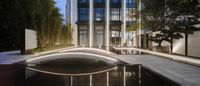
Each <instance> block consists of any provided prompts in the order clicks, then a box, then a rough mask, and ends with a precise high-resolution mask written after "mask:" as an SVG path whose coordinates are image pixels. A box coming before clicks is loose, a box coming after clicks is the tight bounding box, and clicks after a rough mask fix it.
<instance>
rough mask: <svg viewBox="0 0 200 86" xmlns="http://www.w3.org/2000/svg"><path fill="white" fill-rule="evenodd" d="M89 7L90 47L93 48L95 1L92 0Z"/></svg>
mask: <svg viewBox="0 0 200 86" xmlns="http://www.w3.org/2000/svg"><path fill="white" fill-rule="evenodd" d="M89 3H90V5H89V12H90V13H89V46H90V47H92V46H93V35H94V34H93V14H94V13H93V9H94V7H93V0H90V2H89Z"/></svg>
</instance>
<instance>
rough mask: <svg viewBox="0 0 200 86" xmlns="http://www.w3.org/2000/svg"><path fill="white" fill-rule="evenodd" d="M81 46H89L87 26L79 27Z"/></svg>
mask: <svg viewBox="0 0 200 86" xmlns="http://www.w3.org/2000/svg"><path fill="white" fill-rule="evenodd" d="M79 45H81V46H83V45H84V46H87V45H88V27H87V26H80V27H79Z"/></svg>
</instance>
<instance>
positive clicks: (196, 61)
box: [113, 47, 200, 66]
mask: <svg viewBox="0 0 200 86" xmlns="http://www.w3.org/2000/svg"><path fill="white" fill-rule="evenodd" d="M113 49H115V50H135V51H139V52H144V53H148V54H152V55H157V56H161V57H165V58H168V59H171V60H174V61H179V62H184V63H188V64H192V65H196V66H200V60H199V59H195V58H189V57H186V56H179V55H171V54H166V53H161V52H155V51H150V50H145V49H139V48H133V47H131V48H130V47H113Z"/></svg>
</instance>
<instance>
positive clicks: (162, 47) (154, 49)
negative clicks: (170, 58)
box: [152, 46, 170, 53]
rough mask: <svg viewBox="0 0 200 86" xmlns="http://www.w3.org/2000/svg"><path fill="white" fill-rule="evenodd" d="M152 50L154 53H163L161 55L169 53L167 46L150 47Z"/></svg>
mask: <svg viewBox="0 0 200 86" xmlns="http://www.w3.org/2000/svg"><path fill="white" fill-rule="evenodd" d="M152 50H153V51H156V52H163V53H169V52H170V47H168V46H161V47H159V46H154V47H152Z"/></svg>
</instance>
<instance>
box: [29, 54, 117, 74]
mask: <svg viewBox="0 0 200 86" xmlns="http://www.w3.org/2000/svg"><path fill="white" fill-rule="evenodd" d="M27 63H28V67H27V69H29V70H32V71H37V72H42V73H48V74H55V75H68V76H80V75H91V74H98V73H103V72H107V71H111V70H114V69H117V65H118V64H120V63H121V62H120V61H118V60H116V59H114V58H111V57H107V56H103V55H97V54H91V53H77V52H74V53H73V52H70V53H59V54H52V55H46V56H40V57H37V58H34V59H30V60H27Z"/></svg>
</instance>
